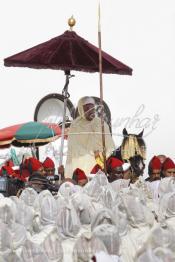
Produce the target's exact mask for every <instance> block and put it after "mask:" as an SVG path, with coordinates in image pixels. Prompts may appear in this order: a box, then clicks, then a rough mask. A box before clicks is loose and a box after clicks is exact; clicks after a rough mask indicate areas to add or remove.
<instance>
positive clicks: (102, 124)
mask: <svg viewBox="0 0 175 262" xmlns="http://www.w3.org/2000/svg"><path fill="white" fill-rule="evenodd" d="M100 15H101V14H100V3H99V6H98V47H99V79H100V105H101V131H102V148H103V152H102V154H103V159H104V172H105V174H106V176H107V170H106V146H105V129H104V107H103V78H102V52H101V23H100V18H101V17H100Z"/></svg>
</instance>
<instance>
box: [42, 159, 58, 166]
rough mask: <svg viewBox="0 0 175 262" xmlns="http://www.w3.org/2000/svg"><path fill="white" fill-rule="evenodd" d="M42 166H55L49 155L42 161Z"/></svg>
mask: <svg viewBox="0 0 175 262" xmlns="http://www.w3.org/2000/svg"><path fill="white" fill-rule="evenodd" d="M43 167H44V168H55V164H54V162H53V160H52V159H51V158H50V157H46V159H45V160H44V162H43Z"/></svg>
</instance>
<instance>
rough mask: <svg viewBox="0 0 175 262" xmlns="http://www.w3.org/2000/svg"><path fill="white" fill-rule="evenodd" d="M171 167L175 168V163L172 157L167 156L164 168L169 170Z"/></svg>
mask: <svg viewBox="0 0 175 262" xmlns="http://www.w3.org/2000/svg"><path fill="white" fill-rule="evenodd" d="M171 168H175V164H174V162H173V160H172V159H171V158H169V157H167V158H166V160H165V162H164V163H163V166H162V169H163V170H167V169H171Z"/></svg>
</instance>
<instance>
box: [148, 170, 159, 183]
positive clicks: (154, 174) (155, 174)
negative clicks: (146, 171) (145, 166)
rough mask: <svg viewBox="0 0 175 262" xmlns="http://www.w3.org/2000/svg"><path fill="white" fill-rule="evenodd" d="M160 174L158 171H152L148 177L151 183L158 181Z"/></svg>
mask: <svg viewBox="0 0 175 262" xmlns="http://www.w3.org/2000/svg"><path fill="white" fill-rule="evenodd" d="M160 173H161V170H160V169H153V170H152V173H151V176H150V178H151V181H156V180H160Z"/></svg>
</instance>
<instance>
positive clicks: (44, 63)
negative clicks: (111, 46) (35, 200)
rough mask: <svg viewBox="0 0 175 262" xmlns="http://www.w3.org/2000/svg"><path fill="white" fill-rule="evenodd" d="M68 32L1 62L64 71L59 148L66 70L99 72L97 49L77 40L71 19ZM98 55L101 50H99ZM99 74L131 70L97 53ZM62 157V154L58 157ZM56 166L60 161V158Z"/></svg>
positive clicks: (65, 104)
mask: <svg viewBox="0 0 175 262" xmlns="http://www.w3.org/2000/svg"><path fill="white" fill-rule="evenodd" d="M68 23H69V26H70V31H65V32H64V34H62V35H60V36H57V37H55V38H53V39H51V40H49V41H47V42H44V43H41V44H39V45H36V46H34V47H32V48H29V49H27V50H25V51H22V52H20V53H18V54H15V55H13V56H10V57H8V58H5V59H4V65H5V66H15V67H29V68H36V69H58V70H64V71H65V74H66V83H65V86H64V89H63V91H62V94H63V95H64V97H65V103H64V113H63V126H62V146H61V148H63V143H64V142H63V141H64V128H65V126H64V123H65V117H66V107H67V99H68V97H69V94H68V84H69V79H70V77H72V75H70V70H77V71H84V72H91V73H93V72H99V48H97V47H96V46H94V45H93V44H91V43H89V42H88V41H87V40H85V39H84V38H82V37H80V36H79V35H78V34H76V33H75V32H74V31H72V27H73V26H74V25H75V19H73V18H70V19H69V20H68ZM100 51H101V50H100ZM100 60H101V65H102V66H101V67H102V68H101V71H102V72H103V73H108V74H121V75H132V69H131V68H130V67H129V66H127V65H125V64H123V63H122V62H120V61H119V60H117V59H115V58H114V57H112V56H110V55H109V54H107V53H105V52H103V51H101V59H100ZM61 155H62V154H61ZM60 160H61V162H60V164H61V163H62V157H60Z"/></svg>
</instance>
